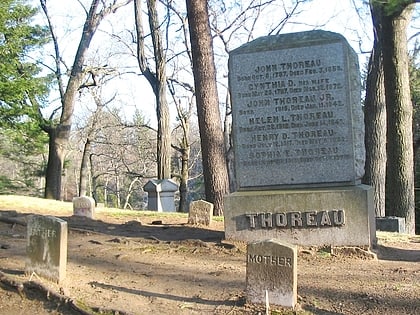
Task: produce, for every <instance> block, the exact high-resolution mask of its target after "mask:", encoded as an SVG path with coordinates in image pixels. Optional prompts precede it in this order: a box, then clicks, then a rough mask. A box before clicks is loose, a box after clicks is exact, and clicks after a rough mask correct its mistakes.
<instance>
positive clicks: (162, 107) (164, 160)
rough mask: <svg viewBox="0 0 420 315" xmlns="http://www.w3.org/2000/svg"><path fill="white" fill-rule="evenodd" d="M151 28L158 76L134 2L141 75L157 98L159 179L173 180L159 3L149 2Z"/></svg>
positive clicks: (140, 17) (137, 3)
mask: <svg viewBox="0 0 420 315" xmlns="http://www.w3.org/2000/svg"><path fill="white" fill-rule="evenodd" d="M147 10H148V16H149V27H150V30H151V35H152V42H153V52H154V59H155V64H156V73H153V72H152V71H151V70H150V68H149V66H148V64H147V62H146V59H147V58H146V54H145V49H144V45H145V44H144V38H145V35H144V30H143V19H142V10H141V0H134V14H135V23H136V34H137V61H138V64H139V67H140V71H141V72H142V74H143V75H144V77H145V78H146V79H147V81H148V82H149V84H150V86H151V87H152V89H153V93H154V94H155V98H156V116H157V122H158V132H157V175H158V179H166V178H171V132H170V125H169V122H170V119H169V107H168V102H167V100H166V56H165V53H164V48H163V45H162V39H161V33H160V29H159V25H160V23H159V18H158V14H157V6H156V0H147Z"/></svg>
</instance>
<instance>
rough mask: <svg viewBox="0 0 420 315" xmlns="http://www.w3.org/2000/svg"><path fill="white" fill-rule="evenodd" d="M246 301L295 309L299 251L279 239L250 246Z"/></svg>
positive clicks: (250, 244) (247, 264) (248, 249)
mask: <svg viewBox="0 0 420 315" xmlns="http://www.w3.org/2000/svg"><path fill="white" fill-rule="evenodd" d="M246 293H247V295H246V298H247V300H248V301H249V302H251V303H264V304H265V303H266V302H267V300H266V299H267V298H268V303H269V304H273V305H281V306H286V307H292V308H293V307H295V305H296V303H297V248H296V246H295V245H288V244H285V243H282V242H280V241H278V240H274V239H271V240H265V241H259V242H254V243H249V244H248V247H247V262H246Z"/></svg>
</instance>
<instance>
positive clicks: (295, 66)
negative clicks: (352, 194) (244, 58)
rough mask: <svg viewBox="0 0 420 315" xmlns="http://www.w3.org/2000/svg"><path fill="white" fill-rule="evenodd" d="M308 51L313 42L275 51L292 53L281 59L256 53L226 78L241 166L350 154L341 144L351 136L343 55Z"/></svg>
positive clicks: (338, 157) (340, 157) (345, 157)
mask: <svg viewBox="0 0 420 315" xmlns="http://www.w3.org/2000/svg"><path fill="white" fill-rule="evenodd" d="M327 46H328V45H327ZM305 50H306V51H305ZM261 54H262V53H260V55H261ZM279 54H281V52H279ZM310 54H313V51H312V48H308V47H303V48H301V49H300V52H299V53H297V54H293V53H289V54H287V55H284V56H282V57H278V59H279V60H283V59H292V60H288V61H284V62H277V63H275V62H274V63H270V64H267V63H264V60H265V58H262V57H260V58H255V61H254V60H253V62H254V63H261V64H255V65H250V66H249V67H248V66H245V65H244V64H242V66H241V73H240V74H238V75H236V76H233V77H232V78H231V81H232V83H233V84H232V85H233V86H234V87H235V88H234V91H233V95H232V98H233V100H234V103H235V104H237V106H238V110H237V111H236V114H235V121H236V130H237V134H236V138H235V139H236V143H235V146H236V147H237V148H239V149H240V152H241V153H240V155H239V160H238V163H240V165H241V166H245V167H249V166H263V165H270V164H280V163H281V164H283V165H284V164H302V163H311V162H314V161H319V160H322V161H324V162H325V161H344V160H351V159H352V158H353V156H352V152H351V149H348V146H347V145H346V144H347V143H349V142H351V141H352V139H351V130H350V129H349V125H348V123H347V122H348V121H349V119H351V117H349V115H350V114H349V112H348V111H347V108H346V106H345V104H346V103H347V101H348V99H347V94H346V93H347V89H346V86H347V84H348V83H347V76H346V74H345V71H344V68H345V65H344V59H340V58H337V57H336V56H334V57H331V56H330V55H329V54H323V53H319V56H316V58H313V59H308V58H307V55H310ZM305 55H306V57H305ZM300 58H302V60H300ZM267 59H269V57H267ZM293 59H294V60H293Z"/></svg>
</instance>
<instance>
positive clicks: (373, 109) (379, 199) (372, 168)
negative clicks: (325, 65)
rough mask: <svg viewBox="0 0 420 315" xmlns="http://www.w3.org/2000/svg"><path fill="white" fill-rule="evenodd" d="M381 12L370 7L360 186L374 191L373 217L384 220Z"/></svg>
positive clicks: (383, 89)
mask: <svg viewBox="0 0 420 315" xmlns="http://www.w3.org/2000/svg"><path fill="white" fill-rule="evenodd" d="M374 10H380V9H379V8H377V7H376V6H371V12H372V22H373V27H374V34H375V39H374V45H373V50H372V54H371V56H370V60H369V67H368V75H367V79H366V99H365V147H366V163H365V176H364V178H363V182H364V183H365V184H367V185H371V186H372V187H373V201H374V209H375V215H376V217H384V216H385V178H386V104H385V87H384V74H383V64H382V47H381V43H380V42H379V41H378V37H377V34H378V33H379V32H381V31H382V30H381V27H382V19H381V16H382V15H381V14H380V13H378V12H375V11H374Z"/></svg>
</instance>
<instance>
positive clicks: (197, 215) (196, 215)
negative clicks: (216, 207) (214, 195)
mask: <svg viewBox="0 0 420 315" xmlns="http://www.w3.org/2000/svg"><path fill="white" fill-rule="evenodd" d="M212 220H213V204H212V203H211V202H207V201H205V200H197V201H192V202H191V203H190V210H189V212H188V223H189V224H202V225H210V223H211V221H212Z"/></svg>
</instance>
